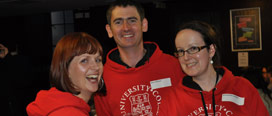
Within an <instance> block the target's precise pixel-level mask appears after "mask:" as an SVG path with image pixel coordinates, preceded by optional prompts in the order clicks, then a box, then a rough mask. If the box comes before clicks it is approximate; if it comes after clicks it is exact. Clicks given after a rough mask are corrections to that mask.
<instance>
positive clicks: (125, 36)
mask: <svg viewBox="0 0 272 116" xmlns="http://www.w3.org/2000/svg"><path fill="white" fill-rule="evenodd" d="M123 37H132V35H124V36H123Z"/></svg>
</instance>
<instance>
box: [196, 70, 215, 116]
mask: <svg viewBox="0 0 272 116" xmlns="http://www.w3.org/2000/svg"><path fill="white" fill-rule="evenodd" d="M218 78H219V74H218V73H217V72H216V81H215V85H214V88H213V90H212V106H213V115H214V116H215V96H214V91H215V90H216V88H215V86H216V84H217V82H218ZM199 93H200V95H201V99H202V103H203V107H204V111H205V115H206V116H209V115H208V111H207V108H206V104H205V100H204V96H203V93H202V91H200V92H199Z"/></svg>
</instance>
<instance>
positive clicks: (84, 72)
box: [68, 52, 103, 93]
mask: <svg viewBox="0 0 272 116" xmlns="http://www.w3.org/2000/svg"><path fill="white" fill-rule="evenodd" d="M102 72H103V64H102V57H101V55H100V54H99V52H97V53H96V54H87V53H85V54H81V55H79V56H75V57H74V58H73V59H72V61H71V63H70V65H69V67H68V74H69V78H70V79H71V82H72V83H73V84H74V86H75V88H76V89H77V90H78V91H80V92H81V93H94V92H96V91H97V89H98V83H99V80H100V79H101V75H102Z"/></svg>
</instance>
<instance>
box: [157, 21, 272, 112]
mask: <svg viewBox="0 0 272 116" xmlns="http://www.w3.org/2000/svg"><path fill="white" fill-rule="evenodd" d="M218 39H219V38H218V36H217V33H216V32H215V30H214V28H213V27H212V26H211V25H209V24H207V23H205V22H201V21H192V22H189V23H186V24H184V25H183V26H181V28H180V29H179V31H178V33H177V35H176V38H175V45H176V49H177V51H176V52H175V56H176V57H177V58H178V60H179V62H180V65H181V67H182V69H183V71H184V72H185V73H186V74H187V76H185V77H184V78H183V79H182V81H181V82H180V84H179V85H178V86H177V87H176V88H173V89H172V91H170V92H169V95H168V98H166V99H164V100H163V101H162V104H161V106H160V113H159V114H160V116H269V114H268V112H267V110H266V108H265V106H264V104H263V102H262V100H261V98H260V96H259V94H258V91H257V89H255V88H254V86H253V85H252V84H251V83H250V82H249V81H248V80H246V79H245V78H243V77H238V76H234V75H233V74H232V73H231V71H230V70H228V69H227V68H226V67H224V66H220V62H219V51H218V44H217V40H218Z"/></svg>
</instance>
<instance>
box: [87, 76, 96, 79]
mask: <svg viewBox="0 0 272 116" xmlns="http://www.w3.org/2000/svg"><path fill="white" fill-rule="evenodd" d="M87 78H89V79H96V78H98V75H88V76H87Z"/></svg>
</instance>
